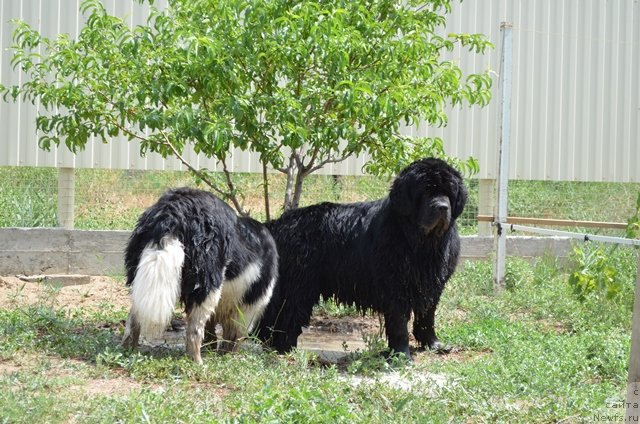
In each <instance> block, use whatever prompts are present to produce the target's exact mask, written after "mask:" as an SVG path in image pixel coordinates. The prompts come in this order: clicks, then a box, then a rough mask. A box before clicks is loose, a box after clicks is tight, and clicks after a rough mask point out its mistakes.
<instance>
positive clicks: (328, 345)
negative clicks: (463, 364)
mask: <svg viewBox="0 0 640 424" xmlns="http://www.w3.org/2000/svg"><path fill="white" fill-rule="evenodd" d="M77 277H78V278H76V279H70V280H69V279H67V280H64V278H63V280H62V281H57V280H56V278H34V277H28V278H27V277H22V278H20V277H19V276H7V277H0V308H16V307H23V306H29V305H33V304H37V303H44V304H46V305H51V306H52V307H54V308H56V309H63V310H67V311H69V312H73V311H74V310H78V309H82V310H85V311H93V310H95V311H97V310H100V309H104V308H105V307H107V306H109V307H111V308H115V309H116V310H118V309H121V310H123V311H127V310H128V309H129V307H130V300H129V290H128V288H127V287H126V286H125V284H124V282H123V281H122V279H115V278H111V277H100V276H97V277H96V276H91V277H89V276H77ZM121 324H123V323H121ZM366 335H381V332H380V320H379V319H378V317H377V316H372V315H367V316H355V317H353V316H351V317H341V318H336V317H330V316H325V315H316V316H314V317H313V318H312V320H311V324H310V326H309V327H308V328H305V329H304V331H303V334H302V335H301V336H300V339H299V347H300V348H302V349H305V350H308V351H312V352H315V353H316V354H317V355H318V356H317V358H318V361H319V363H320V364H338V365H339V366H340V365H341V364H342V365H344V364H345V363H346V362H348V358H349V353H350V352H354V351H357V350H363V349H365V348H366V343H365V341H364V339H365V337H366ZM164 337H165V339H164V342H163V343H165V344H166V343H167V342H169V341H170V340H172V342H171V343H170V344H173V343H176V344H178V345H180V344H182V343H184V341H183V340H184V331H183V329H180V330H177V331H172V330H169V329H168V330H167V332H165V335H164ZM412 343H413V341H412ZM152 349H154V348H152ZM465 357H466V355H465V353H464V352H457V351H456V350H455V349H454V352H452V353H451V354H450V355H445V356H444V357H442V356H441V355H435V354H433V353H426V352H416V353H415V356H414V360H415V361H416V362H417V363H421V362H425V361H426V362H431V361H433V360H441V359H440V358H442V359H444V358H448V359H450V360H465ZM44 359H46V360H47V361H48V362H49V363H50V365H51V367H52V368H51V370H50V371H49V372H54V373H55V372H57V371H56V370H58V369H59V370H60V371H59V372H71V373H74V372H75V371H65V370H68V369H69V368H70V367H71V368H73V367H72V366H70V365H69V363H68V362H69V360H63V359H61V358H56V357H47V358H44ZM466 359H467V360H468V359H469V358H466ZM42 360H43V358H30V357H25V356H19V357H16V358H12V359H7V360H0V375H6V374H11V373H15V372H18V371H20V370H21V369H25V368H26V369H29V368H33V367H34V366H35V365H34V364H35V363H37V362H38V361H42ZM418 377H420V378H423V379H427V380H429V381H431V382H432V383H434V384H435V385H436V386H441V385H443V384H445V382H446V378H445V377H444V376H440V375H437V374H429V373H427V374H424V375H422V374H421V375H419V376H418ZM384 378H386V379H387V380H388V381H387V382H388V383H389V384H392V385H395V386H397V387H398V388H400V389H403V390H411V387H412V386H413V385H414V384H415V383H416V381H419V379H418V380H415V378H414V379H411V380H407V379H406V378H405V376H402V375H400V374H398V373H395V372H394V373H391V374H389V375H385V377H384ZM345 379H346V380H348V381H349V382H350V384H354V385H357V384H362V383H365V384H366V383H367V382H368V380H367V378H366V377H365V378H361V377H345ZM372 381H373V380H372ZM385 381H386V380H385ZM139 388H140V383H139V382H137V381H135V380H133V379H131V378H128V377H125V376H112V378H106V379H105V378H95V379H93V378H91V379H89V380H87V381H85V384H83V385H82V386H81V387H80V386H79V387H78V388H77V389H78V390H79V391H82V392H83V393H95V394H110V395H113V394H118V393H128V392H130V391H132V390H137V389H139Z"/></svg>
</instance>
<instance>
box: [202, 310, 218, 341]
mask: <svg viewBox="0 0 640 424" xmlns="http://www.w3.org/2000/svg"><path fill="white" fill-rule="evenodd" d="M217 324H218V321H217V320H216V316H215V314H214V315H211V318H209V321H207V324H206V325H205V327H204V341H203V343H204V346H205V347H208V348H210V349H215V348H216V347H217V345H218V335H217V334H216V325H217Z"/></svg>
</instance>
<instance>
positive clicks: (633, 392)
mask: <svg viewBox="0 0 640 424" xmlns="http://www.w3.org/2000/svg"><path fill="white" fill-rule="evenodd" d="M637 256H638V268H637V270H636V273H637V274H636V290H635V295H634V296H635V298H634V301H633V318H632V327H631V353H630V355H629V377H628V380H627V383H628V386H627V401H626V408H625V409H626V420H625V422H638V420H639V416H640V407H639V405H638V403H639V402H640V251H638V252H637Z"/></svg>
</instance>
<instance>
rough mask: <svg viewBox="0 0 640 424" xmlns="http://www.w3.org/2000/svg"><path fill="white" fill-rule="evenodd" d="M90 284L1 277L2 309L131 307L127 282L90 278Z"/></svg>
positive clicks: (0, 294)
mask: <svg viewBox="0 0 640 424" xmlns="http://www.w3.org/2000/svg"><path fill="white" fill-rule="evenodd" d="M88 281H89V282H88V283H81V284H66V285H63V286H61V285H59V284H56V282H55V281H47V280H45V279H41V280H35V281H31V279H29V280H28V281H25V280H24V279H21V278H18V277H0V308H11V307H21V306H30V305H34V304H37V303H44V304H47V305H51V306H54V307H56V308H60V309H65V310H75V309H87V310H98V309H101V308H103V307H104V306H105V305H111V306H112V307H114V308H116V309H128V308H129V306H130V302H129V290H128V288H127V287H126V286H125V285H124V283H123V282H121V281H117V280H116V279H114V278H110V277H89V278H88Z"/></svg>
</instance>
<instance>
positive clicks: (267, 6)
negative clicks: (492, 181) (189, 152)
mask: <svg viewBox="0 0 640 424" xmlns="http://www.w3.org/2000/svg"><path fill="white" fill-rule="evenodd" d="M151 3H153V2H151ZM413 3H414V2H411V1H408V2H407V1H400V0H398V1H393V0H340V1H334V0H331V1H315V0H313V1H312V0H303V1H287V0H226V1H216V0H169V6H168V7H167V8H166V9H162V10H160V9H156V8H152V13H151V16H150V18H149V20H148V22H147V24H146V25H141V26H136V27H135V28H130V27H129V25H128V24H127V22H126V21H125V20H123V19H121V18H118V17H114V16H110V15H109V14H108V13H107V12H106V10H105V8H104V6H103V5H102V4H101V2H100V1H99V0H84V1H83V2H82V6H81V7H82V12H83V13H84V14H85V16H86V17H87V22H86V26H85V27H84V28H83V29H82V31H81V33H80V35H79V37H78V38H77V39H72V38H71V37H69V36H68V35H64V34H62V35H59V36H58V37H57V38H55V39H47V38H43V37H42V36H41V35H40V34H39V33H38V32H37V31H36V30H34V29H33V28H31V27H30V26H29V25H27V24H26V23H24V22H17V23H16V24H17V27H16V30H15V33H14V46H13V52H14V58H13V64H14V66H16V67H19V68H21V69H22V70H23V71H24V72H26V74H27V75H28V82H25V83H23V84H22V85H21V86H14V87H0V89H1V90H2V92H3V94H4V98H5V100H7V99H8V98H11V97H12V98H13V99H14V100H15V99H16V98H18V97H19V96H23V97H24V98H26V99H28V100H30V101H31V102H34V103H35V102H39V103H40V104H41V105H42V106H44V107H45V109H46V111H47V112H46V113H43V114H40V115H39V116H38V117H37V128H38V130H39V131H41V134H42V136H41V138H40V140H39V143H40V146H41V147H42V148H44V149H49V148H50V147H51V145H52V144H55V145H59V144H60V143H64V144H66V146H67V147H68V148H69V149H71V150H72V151H74V152H75V151H77V150H78V149H82V148H83V147H84V146H85V145H86V143H87V140H88V139H89V137H91V136H96V137H99V138H101V139H102V140H103V141H104V142H109V139H110V137H111V136H115V135H118V134H122V133H124V134H126V135H127V136H128V137H129V138H130V139H136V140H139V141H140V146H141V154H143V155H144V154H145V153H146V152H148V151H152V152H158V153H160V154H161V155H163V156H164V157H167V156H172V155H173V156H176V157H178V158H179V159H180V160H182V161H183V162H184V163H185V165H187V166H188V167H189V168H190V169H191V170H192V172H194V173H195V174H196V175H197V176H198V178H200V179H202V180H203V181H205V182H207V183H208V184H210V185H211V186H212V188H214V189H215V190H216V191H217V192H218V193H219V194H223V195H225V196H228V197H229V198H230V199H231V200H232V201H233V202H234V205H235V206H236V208H237V209H238V210H239V211H240V212H242V205H241V204H240V203H239V201H238V199H237V196H236V193H235V187H234V186H233V181H232V179H231V178H230V176H229V173H228V171H227V169H226V161H227V160H228V158H229V152H230V151H232V149H233V148H240V149H243V150H249V151H253V152H258V153H259V154H260V159H261V161H262V162H263V163H264V165H265V169H266V166H269V167H271V168H273V169H276V170H278V171H280V172H283V173H284V174H286V175H287V190H286V193H287V194H286V198H285V208H289V207H295V206H297V204H298V201H299V199H300V194H301V192H302V185H303V181H304V178H305V177H306V176H308V175H310V174H311V173H313V172H315V171H317V170H318V169H320V168H321V167H322V166H324V165H327V164H329V163H334V162H339V161H341V160H344V159H345V158H347V157H349V156H351V155H357V154H361V153H364V152H366V153H368V155H369V157H370V158H371V160H370V161H369V162H368V163H367V165H366V170H367V171H368V172H371V173H373V174H377V175H381V174H392V173H394V172H396V171H397V170H398V169H400V168H401V167H403V166H404V165H406V164H407V163H408V162H409V161H411V160H413V159H415V158H417V157H423V156H440V157H443V156H445V154H444V149H443V143H442V140H440V139H437V138H411V137H406V136H404V135H402V134H401V133H400V125H401V124H403V123H404V124H408V125H414V124H417V123H418V122H420V121H425V122H426V123H428V124H429V125H432V126H438V125H445V124H446V123H447V116H446V114H445V108H446V107H447V105H450V104H453V105H459V104H463V103H464V104H469V105H476V104H477V105H486V104H487V103H488V102H489V99H490V89H491V78H490V76H489V73H488V70H487V71H486V72H484V73H481V74H472V75H466V76H465V75H463V72H462V71H461V69H460V68H459V67H458V66H457V64H456V63H454V62H452V61H450V60H445V59H444V58H443V55H444V54H445V52H447V51H452V50H453V49H454V47H455V46H456V44H460V45H462V46H464V47H465V48H466V49H468V50H469V52H470V54H482V53H484V52H485V50H486V49H487V48H488V47H490V46H491V44H490V43H489V42H488V40H487V39H486V38H485V37H484V36H482V35H479V34H473V35H471V34H449V35H444V31H445V24H446V14H447V13H448V12H450V8H451V4H450V3H451V2H450V1H449V0H431V1H420V2H415V4H413ZM41 48H42V49H41ZM39 49H41V50H39ZM38 51H41V52H42V53H41V54H38V53H37V52H38ZM188 145H191V146H192V147H193V149H195V151H196V152H199V153H200V152H201V153H204V154H205V155H207V156H208V157H212V158H215V159H217V160H218V161H219V162H220V163H221V164H222V166H223V168H224V170H225V176H226V180H225V183H226V186H225V185H224V184H223V185H220V184H216V183H215V182H216V179H215V178H212V176H211V174H210V173H209V171H207V170H205V169H197V168H195V166H193V165H192V164H189V163H188V162H187V161H186V160H184V158H183V157H182V152H183V151H184V149H185V147H186V146H188ZM457 163H458V165H459V166H460V167H462V168H463V169H466V170H468V171H469V170H470V171H474V170H475V169H476V168H477V163H476V162H475V161H474V160H473V159H469V160H467V161H457ZM265 182H266V178H265Z"/></svg>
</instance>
